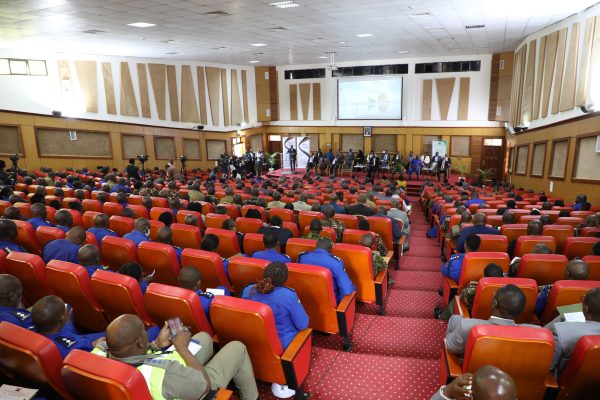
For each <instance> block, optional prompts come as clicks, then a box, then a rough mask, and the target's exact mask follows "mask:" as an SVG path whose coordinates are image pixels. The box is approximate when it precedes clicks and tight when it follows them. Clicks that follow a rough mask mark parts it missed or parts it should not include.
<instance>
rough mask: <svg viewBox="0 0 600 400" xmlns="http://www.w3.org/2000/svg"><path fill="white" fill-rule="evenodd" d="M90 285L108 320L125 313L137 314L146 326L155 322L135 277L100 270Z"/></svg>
mask: <svg viewBox="0 0 600 400" xmlns="http://www.w3.org/2000/svg"><path fill="white" fill-rule="evenodd" d="M90 287H91V288H92V294H93V295H94V298H95V299H96V300H97V301H98V304H100V307H102V309H103V310H104V315H105V316H106V319H107V320H108V321H112V320H113V319H115V318H117V317H119V316H120V315H123V314H135V315H137V316H138V317H140V318H141V320H142V321H143V322H144V324H146V326H151V325H152V324H153V322H152V318H150V315H149V314H148V312H147V311H146V307H144V298H143V296H142V291H141V289H140V285H139V283H138V282H137V281H136V280H135V279H134V278H132V277H130V276H127V275H121V274H117V273H115V272H110V271H102V270H98V271H96V272H94V275H92V280H91V281H90Z"/></svg>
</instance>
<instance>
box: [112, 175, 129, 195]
mask: <svg viewBox="0 0 600 400" xmlns="http://www.w3.org/2000/svg"><path fill="white" fill-rule="evenodd" d="M117 192H125V193H129V188H128V187H127V181H125V178H119V179H118V180H117V184H116V185H113V187H112V189H111V193H117Z"/></svg>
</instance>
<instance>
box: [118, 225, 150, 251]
mask: <svg viewBox="0 0 600 400" xmlns="http://www.w3.org/2000/svg"><path fill="white" fill-rule="evenodd" d="M123 238H124V239H129V240H131V241H132V242H133V243H135V245H136V246H138V247H139V246H140V243H142V242H149V241H150V221H148V220H147V219H146V218H138V219H136V220H135V223H134V224H133V231H131V232H129V233H127V234H125V235H123Z"/></svg>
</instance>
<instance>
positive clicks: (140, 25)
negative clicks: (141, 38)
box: [127, 22, 156, 28]
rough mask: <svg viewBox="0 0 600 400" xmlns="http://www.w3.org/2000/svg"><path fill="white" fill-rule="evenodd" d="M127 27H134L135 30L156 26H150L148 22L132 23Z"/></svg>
mask: <svg viewBox="0 0 600 400" xmlns="http://www.w3.org/2000/svg"><path fill="white" fill-rule="evenodd" d="M127 25H129V26H135V27H136V28H149V27H151V26H156V24H152V23H150V22H132V23H131V24H127Z"/></svg>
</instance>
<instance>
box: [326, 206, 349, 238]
mask: <svg viewBox="0 0 600 400" xmlns="http://www.w3.org/2000/svg"><path fill="white" fill-rule="evenodd" d="M323 215H325V219H324V220H322V221H321V225H322V226H325V227H329V228H333V229H334V230H335V233H336V236H337V241H338V243H341V242H342V235H343V234H344V230H345V229H346V225H345V224H344V222H343V221H338V220H336V219H333V217H334V216H335V212H334V211H333V207H332V206H330V205H326V206H325V207H323Z"/></svg>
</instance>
